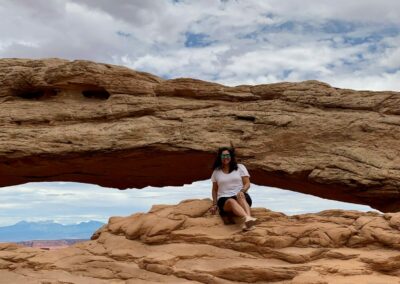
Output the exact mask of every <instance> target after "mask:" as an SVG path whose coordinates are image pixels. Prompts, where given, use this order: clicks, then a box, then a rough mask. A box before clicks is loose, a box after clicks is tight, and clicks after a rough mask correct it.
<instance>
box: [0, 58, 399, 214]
mask: <svg viewBox="0 0 400 284" xmlns="http://www.w3.org/2000/svg"><path fill="white" fill-rule="evenodd" d="M25 90H33V91H32V92H31V93H29V92H28V94H31V95H28V96H21V95H20V94H23V93H24V92H25ZM85 91H86V92H87V91H90V92H91V93H89V95H88V96H85V95H82V94H83V92H85ZM49 92H50V93H49ZM45 94H47V95H45ZM86 94H88V93H86ZM96 94H97V96H96ZM107 94H108V95H107ZM42 96H44V98H45V99H41V98H43V97H42ZM93 98H97V99H93ZM399 114H400V93H397V92H370V91H353V90H347V89H338V88H333V87H331V86H329V85H328V84H325V83H322V82H318V81H305V82H301V83H285V82H284V83H277V84H268V85H258V86H248V85H242V86H237V87H227V86H223V85H220V84H215V83H210V82H204V81H200V80H195V79H186V78H180V79H173V80H163V79H161V78H159V77H156V76H153V75H151V74H148V73H143V72H136V71H133V70H130V69H128V68H125V67H120V66H114V65H108V64H100V63H94V62H89V61H66V60H61V59H46V60H29V59H1V60H0V126H1V133H0V186H8V185H14V184H20V183H25V182H29V181H56V180H63V181H77V182H90V183H95V184H99V185H103V186H109V187H115V188H120V189H124V188H128V187H137V188H142V187H145V186H147V185H150V186H166V185H183V184H184V183H191V182H192V181H194V180H200V179H207V178H209V177H210V175H211V170H210V166H211V163H212V161H213V157H214V151H215V149H216V148H217V147H219V146H221V145H226V144H229V142H230V141H232V142H233V144H234V145H235V146H236V147H237V151H238V152H239V154H240V161H241V162H243V163H245V164H246V166H247V167H248V169H249V171H250V173H251V175H252V178H251V181H252V182H253V183H256V184H260V185H269V186H277V187H281V188H286V189H291V190H295V191H299V192H304V193H310V194H313V195H317V196H321V197H325V198H331V199H336V200H342V201H349V202H356V203H360V204H368V205H370V206H372V207H374V208H377V209H379V210H382V211H398V210H400V202H399V198H400V191H399V184H400V158H399V155H398V154H399V150H400V143H399V138H400V131H399V126H400V117H399ZM0 190H1V189H0ZM266 194H267V193H266Z"/></svg>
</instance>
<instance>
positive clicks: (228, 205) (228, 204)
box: [224, 198, 236, 211]
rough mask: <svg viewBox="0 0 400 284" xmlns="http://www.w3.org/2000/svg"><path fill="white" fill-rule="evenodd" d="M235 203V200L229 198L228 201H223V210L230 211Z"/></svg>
mask: <svg viewBox="0 0 400 284" xmlns="http://www.w3.org/2000/svg"><path fill="white" fill-rule="evenodd" d="M235 203H236V200H235V199H233V198H229V199H228V200H226V201H225V204H224V210H227V211H230V210H231V209H232V207H233V206H234V204H235Z"/></svg>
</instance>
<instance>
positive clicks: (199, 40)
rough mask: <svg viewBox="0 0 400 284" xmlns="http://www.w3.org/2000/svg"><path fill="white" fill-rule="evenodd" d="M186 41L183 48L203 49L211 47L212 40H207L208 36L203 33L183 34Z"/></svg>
mask: <svg viewBox="0 0 400 284" xmlns="http://www.w3.org/2000/svg"><path fill="white" fill-rule="evenodd" d="M185 36H186V41H185V47H205V46H209V45H211V44H212V43H213V42H215V41H213V40H211V39H210V38H209V36H208V35H206V34H204V33H191V32H187V33H185Z"/></svg>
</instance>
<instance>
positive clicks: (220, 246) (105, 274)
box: [0, 199, 400, 284]
mask: <svg viewBox="0 0 400 284" xmlns="http://www.w3.org/2000/svg"><path fill="white" fill-rule="evenodd" d="M210 205H211V200H210V199H204V200H186V201H183V202H181V203H179V204H178V205H155V206H153V207H152V209H151V210H150V211H149V212H148V213H146V214H145V213H137V214H134V215H131V216H128V217H111V218H110V220H109V222H108V224H107V225H105V226H103V227H102V228H100V229H99V230H98V231H97V232H95V233H94V234H93V236H92V240H91V241H87V242H83V243H77V244H74V245H73V246H71V247H69V248H65V249H59V250H54V251H48V250H47V251H45V250H40V249H37V248H25V247H20V246H17V245H15V244H0V276H1V278H0V283H13V284H19V283H24V284H30V283H49V284H50V283H51V284H56V283H57V284H61V283H77V284H80V283H91V284H97V283H104V284H105V283H107V284H108V283H126V284H138V283H160V282H161V283H208V284H214V283H215V284H219V283H221V284H228V283H276V284H323V283H329V284H344V283H374V284H391V283H399V276H400V257H399V252H398V251H399V248H400V213H386V214H380V213H376V212H372V211H371V212H367V213H363V212H359V211H344V210H325V211H322V212H319V213H316V214H302V215H295V216H286V215H285V214H283V213H279V212H273V211H270V210H267V209H264V208H253V209H252V213H253V215H254V216H256V217H257V218H259V219H260V224H259V225H257V228H256V229H255V230H252V231H248V232H243V231H241V229H240V225H239V224H232V225H224V224H223V223H222V220H221V218H220V217H219V216H218V215H211V214H210V213H209V212H208V209H209V207H210ZM1 281H3V282H1Z"/></svg>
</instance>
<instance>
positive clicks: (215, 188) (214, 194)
mask: <svg viewBox="0 0 400 284" xmlns="http://www.w3.org/2000/svg"><path fill="white" fill-rule="evenodd" d="M217 196H218V183H217V182H213V187H212V199H213V205H217Z"/></svg>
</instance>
